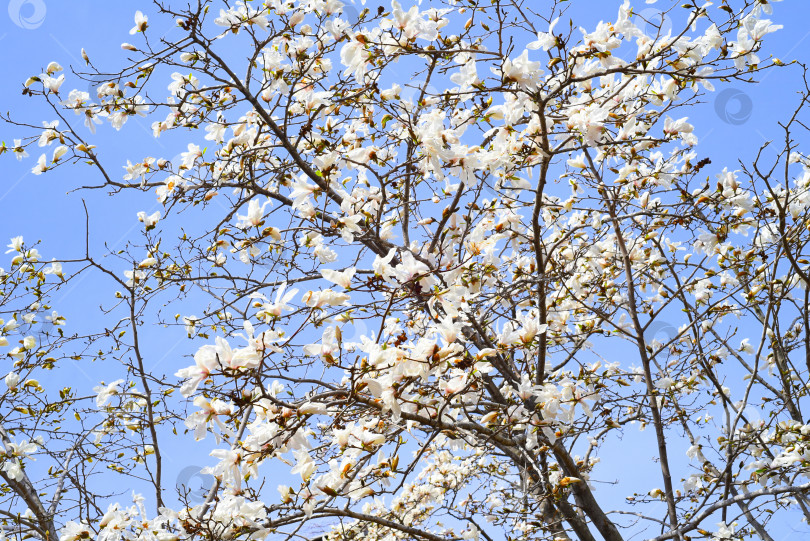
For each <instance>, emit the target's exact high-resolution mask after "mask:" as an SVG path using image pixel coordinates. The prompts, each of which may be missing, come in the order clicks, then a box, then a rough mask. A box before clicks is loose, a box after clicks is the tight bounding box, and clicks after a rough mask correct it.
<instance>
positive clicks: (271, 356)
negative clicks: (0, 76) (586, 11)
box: [0, 0, 810, 541]
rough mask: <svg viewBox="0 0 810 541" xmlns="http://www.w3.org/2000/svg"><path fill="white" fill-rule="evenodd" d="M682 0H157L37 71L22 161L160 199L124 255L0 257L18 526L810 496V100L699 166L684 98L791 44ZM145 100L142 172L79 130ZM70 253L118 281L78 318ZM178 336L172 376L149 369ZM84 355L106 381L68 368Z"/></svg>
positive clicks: (476, 518)
mask: <svg viewBox="0 0 810 541" xmlns="http://www.w3.org/2000/svg"><path fill="white" fill-rule="evenodd" d="M586 3H587V2H585V4H586ZM647 3H648V4H649V3H651V2H649V1H648V2H647ZM665 3H666V2H658V4H657V5H656V9H659V10H660V13H663V14H665V16H664V17H660V16H659V17H657V18H651V17H646V18H645V17H643V16H641V15H640V14H639V12H637V11H634V7H633V6H631V5H630V3H629V2H624V3H623V4H621V5H619V4H618V3H617V6H616V7H617V8H618V13H617V14H616V18H615V20H612V21H610V22H600V23H599V24H597V25H595V26H593V27H591V28H578V27H577V26H576V25H575V24H573V23H572V22H571V20H570V14H568V13H566V9H567V7H568V6H569V5H570V4H577V3H576V2H562V1H560V2H554V1H548V2H542V3H535V2H533V1H530V0H512V1H509V2H507V1H502V0H492V1H479V0H465V1H461V0H458V1H457V0H446V2H439V1H436V2H423V3H422V5H401V4H400V3H398V2H397V1H396V0H394V1H392V2H391V4H390V5H381V6H377V5H371V4H369V5H368V6H365V7H362V6H361V7H360V8H359V9H356V8H354V7H352V6H344V5H343V4H342V3H341V2H339V1H337V0H308V1H294V0H273V1H267V2H263V3H262V2H258V1H253V2H251V1H246V2H237V3H235V4H234V3H233V2H230V1H222V2H214V1H199V2H191V3H190V4H186V3H184V2H172V3H169V2H165V3H164V2H156V3H155V6H153V11H152V12H150V14H149V16H146V15H144V14H143V13H141V12H140V11H139V12H137V13H136V14H135V26H134V28H133V29H132V32H131V34H133V37H132V41H133V43H131V44H130V43H125V44H123V45H122V48H123V49H125V50H126V51H127V55H128V57H129V61H128V62H127V63H126V65H123V66H120V69H117V70H114V71H112V72H110V71H102V70H101V69H99V68H97V67H96V65H95V64H94V62H93V59H92V54H90V55H88V54H87V53H85V52H84V51H82V58H83V60H84V64H83V65H81V66H73V67H72V70H65V69H63V68H62V66H60V65H59V63H57V62H52V63H51V64H49V65H48V66H47V67H46V68H45V69H44V70H43V72H42V73H41V74H36V75H34V76H32V77H31V78H30V79H28V80H27V81H26V82H25V86H24V90H23V92H24V93H25V94H27V95H29V96H31V97H32V99H35V100H41V101H42V102H43V103H44V104H45V105H46V106H48V107H50V109H49V110H50V112H51V113H50V115H49V117H48V118H45V119H31V120H28V119H21V118H17V116H14V115H12V116H11V117H8V118H7V119H6V120H7V121H9V122H11V123H13V124H15V125H16V126H17V128H16V129H17V130H18V131H19V132H20V139H19V140H16V141H14V145H13V146H11V145H7V146H4V147H3V148H2V150H3V151H4V152H5V153H6V154H8V155H15V156H16V157H17V158H19V159H23V158H24V157H25V156H27V155H28V154H31V155H32V157H31V167H32V170H33V173H35V174H41V173H44V172H48V171H50V170H52V169H57V168H64V167H73V168H81V169H80V170H82V171H83V174H82V179H84V180H82V186H74V187H75V188H83V189H85V190H94V189H95V190H103V191H105V192H108V193H110V194H112V195H114V196H115V197H128V196H127V194H128V193H129V194H132V195H137V194H138V192H142V193H147V194H151V195H149V198H150V199H152V200H154V198H155V197H156V198H157V201H158V202H159V204H160V209H159V210H158V211H155V212H152V211H143V212H139V213H138V215H137V219H138V220H140V222H142V223H141V224H140V230H141V234H140V236H138V238H137V239H129V242H128V244H127V245H126V246H125V247H124V248H123V249H120V247H119V248H116V249H115V250H113V249H112V248H111V249H110V251H109V252H108V253H104V252H99V253H94V249H92V248H91V243H90V242H89V241H88V242H87V248H86V250H85V253H84V255H83V257H79V258H75V257H74V258H72V259H70V260H69V259H68V258H67V257H63V258H62V259H58V258H57V259H56V260H55V261H54V262H48V263H43V262H42V256H40V254H39V252H38V250H37V248H36V247H35V245H34V244H33V243H27V242H26V241H24V240H23V238H22V237H16V238H14V239H12V241H11V244H10V245H9V252H10V253H11V256H12V257H13V259H12V260H11V264H10V267H9V268H8V270H7V271H3V272H2V281H0V286H1V287H2V297H1V298H2V301H0V302H2V307H0V310H1V311H2V312H3V313H2V316H3V318H4V321H3V322H2V325H3V326H2V336H0V341H1V343H2V346H4V349H5V350H6V351H5V353H6V354H7V355H8V360H7V361H5V362H4V365H3V370H4V371H5V373H7V375H5V384H6V388H5V389H4V390H3V393H2V395H0V412H2V417H0V439H2V442H3V447H0V450H2V454H0V468H2V471H1V472H0V476H2V481H3V484H2V491H1V492H2V494H0V498H1V499H2V503H0V519H2V524H3V531H4V534H3V535H5V536H7V537H8V538H14V539H24V538H27V537H35V538H39V539H43V540H52V539H57V538H58V539H59V540H60V541H79V540H81V539H99V540H104V541H112V540H118V539H121V538H124V539H142V540H150V541H151V540H159V541H172V540H178V539H211V540H215V539H216V540H218V539H308V538H309V539H311V538H313V537H315V535H317V534H313V533H312V532H313V531H318V533H319V534H320V535H321V536H322V538H323V539H329V540H339V539H364V540H365V539H369V540H375V539H379V540H383V539H386V540H389V539H409V540H410V539H413V540H417V539H423V540H432V541H450V540H456V539H486V540H502V539H549V540H551V539H555V540H559V539H565V540H570V539H579V540H594V539H605V540H611V541H614V540H620V539H629V538H631V537H635V538H638V536H639V535H643V536H644V537H645V538H653V539H656V540H657V541H663V540H666V539H681V540H685V539H740V538H747V537H756V536H758V537H759V538H761V539H763V540H770V539H772V537H771V535H773V531H774V525H775V524H776V523H778V522H783V523H784V522H792V523H794V524H799V523H800V522H801V521H802V520H805V521H806V520H807V519H810V498H808V495H807V492H808V489H810V479H808V477H810V475H809V474H808V467H809V466H810V425H807V424H805V419H806V418H807V417H808V411H807V409H808V408H810V404H808V400H810V398H808V396H807V393H808V390H807V386H808V384H810V325H808V318H810V311H809V310H810V309H809V307H808V295H810V290H808V288H807V283H808V281H810V278H809V277H808V276H807V273H810V261H808V260H807V259H805V257H807V253H806V252H807V249H806V244H807V243H808V241H810V230H809V228H810V226H809V225H808V224H810V212H809V211H808V207H809V206H810V157H807V156H805V155H804V154H802V152H801V150H800V149H799V148H797V142H796V141H797V138H798V137H799V136H800V135H801V133H799V132H800V131H801V130H803V129H804V126H805V124H803V122H802V116H803V109H804V106H805V103H806V101H807V100H808V99H810V98H809V97H810V91H808V88H803V89H801V90H802V93H801V95H800V97H799V101H798V102H797V107H796V109H795V112H793V113H792V114H791V113H789V112H788V114H787V115H786V118H785V121H784V122H783V124H782V127H783V128H784V131H783V133H784V138H783V140H782V141H781V142H780V143H779V144H778V145H773V146H778V147H779V148H778V149H777V151H776V152H770V151H766V150H763V152H761V153H760V156H759V157H757V158H756V159H754V160H749V161H748V162H744V163H743V165H741V166H734V164H731V167H730V168H722V167H723V165H724V164H713V165H712V166H711V168H714V169H713V170H710V169H711V168H706V167H707V166H708V165H709V164H710V160H709V157H708V156H706V155H704V153H702V152H701V150H700V147H698V146H697V143H698V141H697V137H696V136H695V134H694V133H693V126H692V124H690V121H688V120H687V115H688V114H689V111H688V109H690V107H693V106H695V105H696V104H697V103H698V101H699V100H700V97H701V96H703V95H705V94H706V93H708V92H711V91H713V90H714V87H715V85H717V86H720V85H723V84H724V83H725V82H727V81H729V80H738V81H752V80H754V79H755V78H756V75H757V73H758V72H759V71H761V70H762V69H765V68H769V67H770V66H773V65H774V64H781V62H779V61H777V60H770V59H769V58H767V54H765V53H764V52H762V51H761V49H762V47H763V39H765V40H766V41H767V38H766V36H767V35H768V34H770V33H771V32H774V31H776V30H778V29H779V26H776V25H774V24H772V23H771V21H770V20H768V18H767V17H768V16H769V15H770V13H771V5H770V3H769V2H767V1H765V0H738V1H729V2H722V3H720V4H719V5H711V4H710V3H706V4H705V5H703V4H702V2H694V1H691V2H690V1H688V2H687V3H686V4H685V5H682V0H681V2H676V3H670V4H667V5H663V6H662V5H661V4H665ZM170 4H174V5H170ZM349 8H351V9H349ZM645 13H649V11H646V12H645ZM150 17H151V18H150ZM156 17H159V18H163V19H161V24H163V23H164V22H165V21H169V22H170V23H171V25H176V26H177V27H178V28H177V29H176V31H174V33H173V34H172V35H174V36H176V37H175V38H173V39H168V38H167V37H166V36H164V37H160V36H159V35H157V34H155V35H153V31H152V29H153V25H154V24H155V23H156V21H155V19H156ZM665 22H666V24H665ZM787 69H794V68H787ZM38 71H39V70H38ZM88 80H89V81H93V84H92V86H91V89H90V91H88V90H87V88H88V87H87V82H86V81H88ZM136 116H141V117H146V118H147V119H149V121H150V122H151V128H152V132H153V136H154V137H155V138H163V139H166V138H172V137H174V138H175V140H178V138H179V139H180V140H182V139H185V140H184V141H183V146H184V147H187V150H185V151H184V152H182V153H181V154H179V155H177V156H176V157H175V158H171V159H169V158H166V157H161V156H148V155H142V154H139V151H138V149H137V148H131V149H129V150H128V151H127V153H128V155H130V160H129V161H128V162H127V164H126V165H125V166H124V171H123V173H122V172H121V165H123V164H120V163H110V160H108V159H107V158H105V155H104V152H103V150H104V144H103V141H102V140H101V135H100V134H99V135H96V127H97V125H102V124H105V123H107V122H109V123H110V124H111V125H112V127H113V128H115V129H116V130H119V129H126V128H127V127H125V126H124V125H125V124H126V123H127V121H128V120H129V119H131V118H132V117H136ZM41 120H44V123H42V124H41V123H40V121H41ZM99 129H100V130H102V129H103V130H108V128H101V127H100V128H99ZM105 133H106V132H105ZM88 179H89V180H88ZM142 199H143V198H142ZM153 210H154V209H153ZM132 219H133V221H134V220H135V213H134V212H133V216H132ZM87 230H88V232H90V231H92V233H93V235H99V234H101V235H102V236H103V233H99V230H98V228H97V227H94V223H93V213H92V212H90V213H88V226H87ZM52 255H55V256H57V257H58V256H60V255H64V254H48V257H51V256H52ZM85 274H92V275H93V276H94V277H95V278H94V282H93V283H98V284H104V283H108V284H112V286H114V287H110V288H109V296H108V299H109V302H108V303H107V305H105V310H106V312H105V313H106V314H107V316H105V317H107V318H108V321H107V322H106V324H104V325H103V326H101V327H103V328H99V329H96V330H95V331H91V332H87V333H84V332H83V333H78V332H74V331H69V329H71V323H70V322H71V321H72V319H75V318H72V316H71V314H70V313H67V314H66V315H67V319H65V318H64V317H62V316H61V315H59V313H58V312H56V311H54V307H53V306H51V303H52V301H51V299H53V298H54V295H55V292H57V291H59V290H61V289H62V288H65V287H67V286H68V285H70V284H71V283H72V282H73V281H74V280H77V277H79V276H83V275H85ZM99 287H103V286H101V285H99ZM110 303H114V304H112V305H109V304H110ZM108 305H109V306H108ZM175 306H177V307H179V308H174V307H175ZM175 313H176V314H177V315H176V316H175V315H174V314H175ZM46 317H47V319H46ZM66 322H67V325H65V323H66ZM37 326H39V329H40V331H41V332H37V333H34V332H33V331H32V328H33V327H37ZM178 332H181V333H184V334H185V333H187V334H188V341H187V342H185V344H186V345H185V346H183V347H180V348H178V349H177V350H176V351H175V352H174V353H173V354H172V355H173V356H174V357H175V360H176V362H175V366H176V368H172V370H171V371H169V372H168V373H166V374H162V373H156V371H154V370H149V369H148V368H147V367H148V366H150V365H151V363H150V362H149V359H148V353H147V352H148V351H149V349H150V348H149V347H148V345H149V343H154V342H159V341H161V340H166V338H165V337H166V336H169V335H170V334H171V335H172V336H174V335H176V334H177V333H178ZM192 357H193V358H192ZM71 359H72V360H74V361H75V362H77V363H78V365H81V364H82V363H88V362H90V361H91V360H95V361H96V363H99V362H102V361H103V363H104V366H105V367H107V369H108V370H112V371H113V372H114V371H115V370H117V371H118V373H120V378H118V379H115V380H113V381H112V382H110V380H109V379H107V380H105V382H104V383H102V382H99V385H98V387H96V388H95V389H94V392H86V391H84V390H80V389H78V388H73V387H65V385H64V382H65V380H64V379H63V378H59V377H56V376H55V375H56V374H59V373H60V372H59V371H60V367H63V366H65V363H66V362H68V361H70V360H71ZM173 362H174V361H173ZM110 367H113V368H110ZM115 367H118V368H115ZM62 370H63V371H64V368H62ZM175 371H176V373H175ZM99 379H100V378H99ZM645 429H646V430H645ZM640 431H641V432H640ZM183 432H185V433H186V434H188V438H189V439H194V440H196V441H197V443H196V444H195V445H196V446H198V447H202V448H205V449H208V450H210V456H211V458H210V459H209V460H210V462H209V464H208V467H207V468H206V469H205V470H203V472H202V473H203V474H205V475H210V476H211V479H213V482H212V484H211V486H210V487H209V490H208V491H207V493H205V494H204V495H202V496H201V497H199V498H192V497H191V495H190V493H189V491H188V490H183V487H181V489H180V490H179V491H178V490H177V487H176V486H175V483H174V479H173V478H169V476H168V474H167V473H166V456H167V453H169V452H171V453H178V452H179V453H183V452H184V451H180V450H179V446H178V443H177V441H178V439H180V438H183ZM639 432H640V433H639ZM631 437H632V441H634V442H640V443H634V445H637V447H636V451H637V452H635V453H628V452H626V450H624V451H623V450H621V445H622V441H623V440H624V439H625V438H631ZM649 456H654V462H652V463H651V467H653V468H654V472H655V474H654V475H648V476H645V477H644V479H642V480H640V481H639V480H636V482H635V484H633V485H632V486H630V485H628V484H626V483H625V482H624V481H623V479H624V478H625V477H626V475H627V472H629V471H631V470H633V469H634V468H635V467H636V465H637V464H639V463H640V462H646V461H648V460H649ZM133 486H138V487H141V488H140V489H139V490H138V494H134V495H132V496H130V495H129V493H130V491H129V490H128V487H133ZM315 527H317V528H319V530H315V529H314V528H315ZM769 532H771V533H769Z"/></svg>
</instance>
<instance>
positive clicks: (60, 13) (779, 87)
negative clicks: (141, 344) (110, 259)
mask: <svg viewBox="0 0 810 541" xmlns="http://www.w3.org/2000/svg"><path fill="white" fill-rule="evenodd" d="M184 3H185V2H181V4H184ZM402 3H403V5H407V1H406V0H403V1H402ZM635 3H636V4H637V5H638V7H639V11H646V13H648V14H649V15H650V16H653V14H654V12H655V7H654V6H647V5H646V4H644V3H643V0H637V2H635ZM7 4H8V10H7V13H4V12H3V11H2V10H0V46H2V47H3V49H4V51H5V54H4V55H2V57H0V73H2V74H3V83H2V85H0V95H1V97H2V99H1V100H0V104H2V105H0V110H2V111H3V112H6V111H10V112H11V114H12V117H13V118H15V119H17V120H20V121H25V122H30V123H33V124H39V122H40V121H42V120H52V115H51V114H49V112H48V111H47V110H46V109H45V108H44V107H43V106H42V105H41V103H39V100H37V99H31V98H28V97H25V96H23V95H22V94H21V90H22V83H23V82H24V81H25V79H26V78H27V77H29V76H31V75H37V74H39V73H41V72H42V71H43V70H44V67H45V66H46V65H47V64H48V63H49V62H50V61H57V62H59V63H60V64H62V65H63V66H65V67H66V68H67V67H68V66H73V67H75V68H77V69H81V67H82V66H83V62H82V61H81V59H80V51H81V49H82V48H85V49H86V51H87V53H88V55H89V56H90V57H91V58H92V60H93V62H94V63H95V65H96V66H98V67H99V68H100V69H102V70H105V69H108V70H110V71H115V70H116V68H117V66H119V65H120V64H122V62H123V61H124V59H125V57H126V55H125V51H122V50H121V49H120V47H119V46H120V43H121V42H124V41H129V40H131V39H132V38H131V36H130V35H129V33H128V32H129V29H130V28H131V27H132V25H133V14H134V12H135V10H136V9H141V10H143V11H144V12H146V13H147V14H151V13H152V11H153V10H152V9H151V7H152V6H151V3H149V2H145V1H109V0H71V1H66V0H11V1H8V2H7ZM572 4H573V5H572V7H571V11H569V14H570V15H572V16H573V17H574V18H575V20H576V21H577V23H578V24H580V25H581V26H583V27H586V28H590V27H592V26H593V25H594V24H595V23H596V22H598V21H599V20H600V19H606V20H608V19H613V18H615V13H616V10H617V8H618V6H619V5H620V4H621V2H620V1H618V0H590V1H577V2H572ZM772 19H773V20H774V22H776V23H777V24H782V25H784V29H783V30H781V31H780V32H777V33H776V34H773V35H770V36H769V39H768V40H767V45H766V49H765V51H764V52H763V54H762V55H761V56H762V57H763V58H765V57H767V56H768V55H769V54H772V55H773V56H775V57H777V58H780V59H781V60H782V61H784V62H789V61H790V60H793V59H799V60H800V61H806V62H810V52H808V51H810V26H809V25H808V24H807V21H810V2H806V1H801V0H786V1H784V2H780V3H775V4H774V15H773V17H772ZM173 25H174V23H173V21H171V20H168V19H158V18H155V17H150V29H151V30H150V31H151V32H153V33H154V34H157V35H160V34H162V33H169V32H172V29H173ZM154 34H153V35H154ZM800 76H801V72H800V69H799V68H798V67H797V66H793V67H789V68H785V69H777V70H769V71H767V72H765V73H763V74H761V75H760V76H759V79H760V82H759V83H757V84H753V85H745V84H743V83H736V82H731V83H728V84H727V85H725V86H724V85H717V87H718V92H716V93H715V94H708V95H707V96H706V97H705V103H703V104H701V105H700V106H697V107H695V108H694V109H692V110H691V111H690V113H689V115H690V119H691V122H692V124H694V125H695V131H696V134H697V135H698V137H699V138H700V144H699V146H698V153H699V157H700V158H703V157H710V158H711V160H712V164H711V166H709V167H707V168H706V171H707V173H709V174H714V173H717V172H719V171H720V170H722V169H723V167H728V168H729V169H736V168H738V160H743V161H744V162H750V161H751V160H752V158H753V156H754V155H755V153H756V151H757V150H758V149H759V147H760V146H761V145H762V144H763V143H765V142H766V141H768V140H771V139H776V140H777V141H778V138H779V137H780V136H781V132H780V128H779V127H778V126H777V124H776V122H777V121H778V120H783V119H785V118H786V117H788V116H789V115H790V113H791V112H792V110H793V107H794V106H795V104H796V103H797V102H798V100H797V96H796V90H797V89H798V85H799V84H800V82H801V77H800ZM74 81H75V79H74V80H71V77H70V76H68V81H67V82H66V83H65V87H64V88H66V89H68V90H69V89H70V88H74V87H80V88H83V89H85V88H86V85H85V86H84V87H82V86H80V85H78V84H76V83H75V82H74ZM150 123H151V120H149V121H146V120H142V119H138V118H135V119H133V120H132V121H131V122H130V123H129V124H128V125H127V126H126V129H124V130H122V131H121V132H115V131H114V130H113V129H112V128H110V127H109V126H104V127H101V128H100V130H99V133H101V134H103V135H105V138H104V139H105V140H104V146H103V153H104V156H105V159H106V160H107V163H109V164H112V165H111V166H110V169H111V170H112V171H113V174H118V173H119V172H122V171H123V170H122V169H120V168H119V166H121V165H124V164H125V163H126V160H127V159H130V160H132V161H135V160H136V159H138V160H140V159H142V158H143V157H144V156H147V155H152V156H156V157H165V158H172V157H174V156H176V155H177V154H178V153H179V152H181V151H182V150H183V149H184V146H185V144H184V142H183V141H182V140H181V139H171V138H167V139H161V140H154V139H153V138H152V137H151V129H150V127H149V124H150ZM23 133H28V132H27V131H25V130H21V129H19V128H16V127H13V126H8V125H5V124H0V140H3V141H5V142H6V143H7V144H10V143H11V141H12V139H14V138H15V137H19V136H20V135H21V134H23ZM808 146H810V141H809V142H808ZM806 151H807V150H806ZM31 154H32V156H31V158H28V159H27V160H25V161H23V162H17V161H16V160H14V159H13V158H11V157H9V156H5V157H3V158H2V159H3V160H4V161H3V166H4V168H3V175H2V177H0V211H2V213H0V216H2V221H0V240H3V239H6V238H10V237H12V236H16V235H23V236H24V237H25V238H26V240H27V241H35V240H38V239H41V240H42V245H41V246H40V252H42V253H43V255H44V256H45V257H46V258H50V257H52V256H53V257H59V258H71V257H77V256H80V255H81V254H82V252H83V249H84V219H85V218H84V210H83V203H82V200H85V201H86V204H87V206H88V208H89V210H90V215H91V247H92V248H93V249H94V250H95V251H96V252H97V253H100V252H101V251H102V250H103V248H104V245H105V244H106V245H107V247H108V248H110V249H115V248H118V247H121V246H123V243H124V242H125V241H126V240H129V239H132V238H134V235H135V234H136V233H137V232H138V231H139V230H140V228H141V227H142V226H141V224H139V223H138V222H137V219H136V213H137V212H138V211H141V210H145V211H149V212H152V211H154V210H157V209H158V208H159V207H158V206H157V204H156V201H155V197H154V195H153V194H152V193H149V194H132V193H130V194H127V196H125V197H108V196H107V195H105V194H104V193H103V192H101V191H93V192H89V191H78V192H76V191H72V190H74V189H75V188H76V187H78V186H81V185H83V184H88V183H92V182H93V177H92V176H93V175H94V174H95V171H94V169H92V168H90V167H85V168H82V167H79V166H76V167H71V168H64V169H60V170H57V171H55V172H52V173H48V174H45V175H42V176H39V177H36V176H34V175H32V174H30V170H31V168H32V167H33V165H34V163H35V158H36V155H35V153H34V152H33V151H32V153H31ZM116 168H118V169H116ZM2 244H3V245H4V244H6V242H3V243H2ZM0 266H2V265H0ZM92 286H94V284H93V283H92V281H91V280H88V281H84V282H79V283H78V284H77V286H76V287H75V288H71V289H69V290H67V292H65V293H64V294H63V295H62V296H61V297H60V299H59V303H58V306H56V307H57V309H59V310H60V312H64V313H65V314H66V315H67V317H68V318H69V322H70V323H71V324H72V322H73V321H76V320H81V321H82V324H83V325H87V326H88V327H91V326H93V325H96V324H98V323H100V322H102V321H103V319H102V318H101V316H99V315H98V311H97V306H98V305H99V304H100V303H102V302H104V303H106V302H108V301H109V290H110V289H111V288H113V284H112V283H109V284H106V287H92ZM102 292H103V295H100V293H102ZM176 334H177V340H176V341H170V342H169V343H168V344H167V343H165V342H162V343H161V344H157V345H152V346H150V351H149V353H150V354H151V355H150V357H149V358H150V359H152V360H150V363H151V364H150V365H149V366H153V367H154V368H155V369H156V370H159V371H161V372H165V373H167V374H172V373H174V372H175V371H176V370H177V369H178V368H180V367H182V366H185V365H187V364H188V360H187V359H183V358H182V355H183V354H187V353H188V352H189V351H190V347H189V345H188V344H187V343H185V342H184V340H183V338H184V332H183V331H182V330H178V332H177V333H176ZM0 362H2V361H0ZM75 377H77V378H83V380H84V384H85V385H91V381H92V380H94V379H95V380H96V381H92V384H96V383H97V381H98V380H100V379H104V378H105V377H107V376H106V375H105V369H104V367H98V366H94V367H92V368H90V369H86V368H82V367H78V366H77V375H76V376H75ZM107 379H108V380H109V378H107ZM648 435H649V434H641V435H640V436H638V437H639V438H643V437H645V436H648ZM636 437H637V435H636V434H633V435H632V436H628V441H627V445H628V447H625V448H623V449H615V450H611V451H609V452H616V453H622V452H626V449H627V448H630V447H629V446H631V443H630V442H632V441H634V440H635V439H636ZM177 450H178V451H179V450H180V448H179V446H178V449H177ZM206 455H207V452H206V447H205V446H200V447H199V448H198V449H197V450H187V449H185V448H184V449H183V450H182V456H183V459H182V460H180V459H177V460H173V459H171V458H170V460H172V462H171V464H170V465H169V466H170V467H169V469H170V471H174V472H177V474H178V475H179V474H181V472H186V473H185V474H184V475H188V473H187V470H185V468H186V467H188V466H189V465H192V466H193V465H195V464H205V463H209V462H210V461H209V460H207V459H206ZM189 456H191V458H189ZM643 458H644V460H645V461H647V458H646V457H643ZM652 466H654V468H653V470H651V471H653V472H654V471H655V470H656V469H657V467H655V465H652ZM620 475H622V476H624V475H631V476H633V477H637V478H639V480H643V477H644V473H643V469H642V468H638V469H637V470H636V471H634V472H621V474H620ZM617 477H619V475H617ZM796 526H798V524H797V525H796ZM781 527H783V528H784V531H783V532H781V533H780V536H776V535H775V536H774V537H775V538H776V539H777V540H778V541H787V540H788V539H799V538H800V537H801V536H802V535H803V534H801V533H795V532H793V531H792V529H793V527H794V525H793V524H782V525H781Z"/></svg>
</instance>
